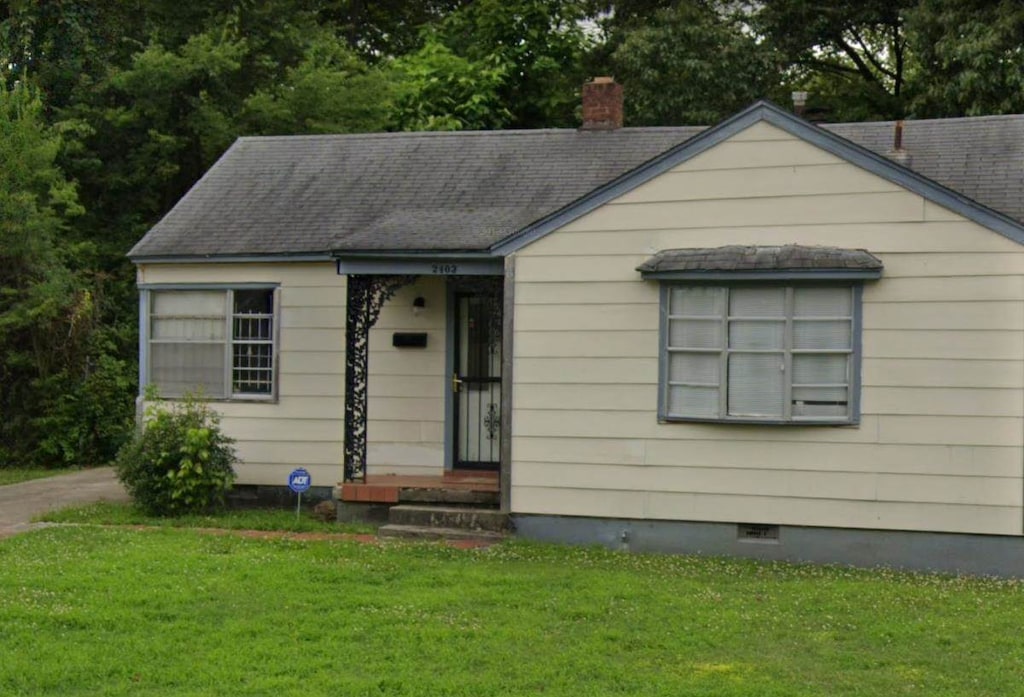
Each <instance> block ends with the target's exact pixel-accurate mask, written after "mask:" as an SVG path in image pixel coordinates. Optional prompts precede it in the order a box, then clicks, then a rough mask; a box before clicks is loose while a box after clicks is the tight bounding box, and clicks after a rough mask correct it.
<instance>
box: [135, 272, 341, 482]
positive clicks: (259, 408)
mask: <svg viewBox="0 0 1024 697" xmlns="http://www.w3.org/2000/svg"><path fill="white" fill-rule="evenodd" d="M138 280H139V283H181V284H188V283H226V284H230V283H276V284H280V285H279V291H278V293H279V298H278V305H279V308H280V315H279V316H278V317H277V318H275V319H276V322H277V327H276V328H277V331H278V332H279V336H278V356H277V367H278V370H277V373H278V374H277V381H278V382H277V399H276V400H275V401H274V402H257V401H227V402H224V401H218V402H214V403H213V404H214V406H215V408H216V409H217V411H218V412H219V413H220V414H221V424H222V426H223V428H224V430H225V432H226V433H227V434H228V435H230V436H231V437H232V438H235V439H236V441H237V442H236V444H235V447H236V448H237V450H238V455H239V458H240V460H241V462H240V463H239V464H238V465H237V466H236V467H235V470H236V472H237V473H238V483H239V484H264V485H276V486H286V485H287V479H288V473H289V472H291V470H292V469H294V468H296V467H305V468H306V469H308V470H309V472H310V474H311V475H312V478H313V485H314V486H334V485H335V484H336V483H337V482H338V481H340V480H341V478H342V466H341V463H342V458H343V446H342V443H343V434H344V414H345V409H344V401H345V279H344V278H343V277H341V276H338V274H337V272H336V271H335V269H334V265H333V264H331V263H296V264H284V263H277V264H183V265H177V264H176V265H169V264H147V265H142V266H140V267H139V270H138Z"/></svg>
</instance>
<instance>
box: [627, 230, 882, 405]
mask: <svg viewBox="0 0 1024 697" xmlns="http://www.w3.org/2000/svg"><path fill="white" fill-rule="evenodd" d="M637 270H638V271H639V272H640V273H641V275H642V277H643V278H644V279H646V280H655V281H658V282H659V283H660V284H661V331H660V348H659V356H660V361H659V380H658V418H659V419H660V420H662V421H722V422H736V423H778V424H855V423H857V422H858V420H859V418H860V413H859V389H860V331H861V326H860V325H861V310H860V308H861V296H862V291H863V283H864V282H865V281H872V280H876V279H878V278H880V277H881V274H882V262H881V261H880V260H879V259H878V258H877V257H875V256H873V255H872V254H870V253H869V252H867V251H866V250H863V249H843V248H837V247H811V246H803V245H784V246H750V245H746V246H743V245H730V246H726V247H712V248H695V249H668V250H663V251H661V252H658V253H657V254H656V255H654V256H653V257H651V258H650V259H648V260H647V261H645V262H644V263H643V264H641V265H640V266H639V267H637Z"/></svg>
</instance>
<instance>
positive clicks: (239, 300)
mask: <svg viewBox="0 0 1024 697" xmlns="http://www.w3.org/2000/svg"><path fill="white" fill-rule="evenodd" d="M234 296H235V314H236V315H253V314H263V315H272V314H274V291H273V289H271V288H259V289H257V290H236V291H235V292H234Z"/></svg>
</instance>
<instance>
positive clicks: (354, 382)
mask: <svg viewBox="0 0 1024 697" xmlns="http://www.w3.org/2000/svg"><path fill="white" fill-rule="evenodd" d="M414 280H415V276H370V275H356V276H352V275H350V276H348V277H347V278H346V279H345V281H346V283H345V285H346V287H347V302H346V307H345V481H346V482H354V481H356V480H357V479H360V480H362V481H366V418H367V391H366V387H367V381H368V378H369V359H370V328H371V327H373V325H374V324H376V323H377V318H378V317H379V316H380V309H381V307H383V306H384V303H385V302H387V301H388V299H389V298H391V296H393V295H394V294H395V291H397V290H398V289H399V288H401V287H402V286H404V285H408V284H409V283H412V282H413V281H414Z"/></svg>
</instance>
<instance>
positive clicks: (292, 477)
mask: <svg viewBox="0 0 1024 697" xmlns="http://www.w3.org/2000/svg"><path fill="white" fill-rule="evenodd" d="M312 485H313V478H312V477H310V476H309V472H307V471H306V470H305V469H304V468H302V467H298V468H296V469H293V470H292V473H291V474H289V475H288V488H289V489H291V490H292V491H294V492H295V493H296V494H298V495H299V503H298V504H297V505H296V506H295V522H296V523H297V522H299V511H300V510H301V509H302V492H303V491H308V490H309V487H311V486H312Z"/></svg>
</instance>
